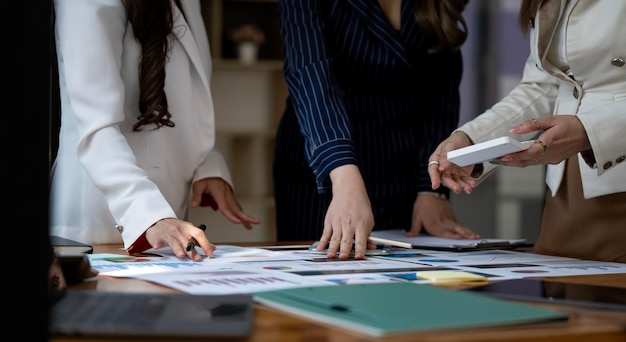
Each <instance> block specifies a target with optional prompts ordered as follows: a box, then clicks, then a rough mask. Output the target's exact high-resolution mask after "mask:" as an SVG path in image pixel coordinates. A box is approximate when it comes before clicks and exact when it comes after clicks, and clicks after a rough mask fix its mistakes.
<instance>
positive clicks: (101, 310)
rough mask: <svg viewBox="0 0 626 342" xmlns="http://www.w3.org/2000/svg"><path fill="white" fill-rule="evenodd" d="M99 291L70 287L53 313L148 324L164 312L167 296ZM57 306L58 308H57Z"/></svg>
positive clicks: (86, 319)
mask: <svg viewBox="0 0 626 342" xmlns="http://www.w3.org/2000/svg"><path fill="white" fill-rule="evenodd" d="M97 294H98V295H94V292H91V294H87V293H82V292H81V291H69V292H68V293H67V294H66V296H65V297H66V298H63V299H62V300H64V301H67V302H66V303H63V304H64V305H56V306H55V307H54V309H55V310H54V311H53V313H52V314H53V315H63V316H69V317H70V318H71V319H72V320H74V319H76V320H80V321H82V322H85V323H93V324H98V325H103V326H104V325H106V324H107V323H111V324H113V323H114V324H115V325H118V326H119V325H120V324H122V325H125V326H139V325H142V326H150V325H152V324H153V323H154V322H155V321H156V320H157V319H158V318H159V317H160V315H161V314H162V313H163V310H164V309H165V307H166V304H167V302H168V301H169V298H167V297H166V296H158V295H156V296H154V295H149V294H145V295H139V294H137V293H112V292H100V293H97ZM57 308H58V310H57Z"/></svg>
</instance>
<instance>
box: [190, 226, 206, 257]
mask: <svg viewBox="0 0 626 342" xmlns="http://www.w3.org/2000/svg"><path fill="white" fill-rule="evenodd" d="M198 228H200V229H202V231H205V230H206V226H205V225H204V224H201V225H199V226H198ZM197 245H198V241H197V240H196V239H195V238H193V237H192V238H191V239H189V242H187V248H186V250H187V252H191V250H192V249H193V248H194V247H196V246H197Z"/></svg>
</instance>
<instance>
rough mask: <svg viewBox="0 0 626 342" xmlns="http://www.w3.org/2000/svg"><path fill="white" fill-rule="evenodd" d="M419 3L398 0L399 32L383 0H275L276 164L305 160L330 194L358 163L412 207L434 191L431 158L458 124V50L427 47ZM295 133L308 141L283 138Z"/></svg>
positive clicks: (376, 194)
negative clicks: (285, 93)
mask: <svg viewBox="0 0 626 342" xmlns="http://www.w3.org/2000/svg"><path fill="white" fill-rule="evenodd" d="M413 4H414V1H413V0H403V1H402V14H401V15H402V17H401V22H402V25H401V29H400V30H399V31H397V30H395V29H394V28H393V27H392V26H391V24H390V23H389V21H388V19H387V17H386V16H385V14H384V12H383V10H382V9H381V7H380V5H379V4H378V1H377V0H323V1H318V0H286V1H280V2H279V18H280V31H281V35H282V37H283V39H284V43H285V57H284V78H285V81H286V83H287V85H288V89H289V98H288V99H287V107H286V110H285V113H284V115H283V118H282V122H281V125H280V126H279V129H278V133H277V146H276V155H275V164H274V168H275V172H276V171H277V169H278V171H279V172H281V170H280V169H281V168H282V169H283V170H282V172H285V173H286V174H287V173H290V172H296V171H290V170H286V168H288V167H291V165H296V164H297V163H298V162H306V164H307V165H308V167H309V168H310V170H309V172H311V171H312V173H313V175H314V178H315V186H316V188H317V192H318V193H324V192H326V191H327V190H329V188H330V178H329V173H330V171H331V170H333V169H334V168H336V167H338V166H341V165H345V164H356V165H357V166H358V167H359V168H360V170H361V173H362V174H363V177H364V180H365V183H366V187H367V190H368V194H369V196H370V199H372V198H373V199H374V200H375V199H383V200H384V199H394V198H397V197H398V196H404V197H407V198H411V201H410V205H412V203H413V201H414V200H415V196H416V195H417V192H418V191H432V189H431V186H430V178H429V177H428V174H427V172H426V169H427V162H428V159H427V158H428V156H429V155H430V153H432V151H434V150H435V148H436V147H437V145H438V144H439V143H440V142H441V141H442V140H443V139H444V138H445V137H447V136H448V135H449V134H450V133H451V132H452V131H453V130H454V129H455V128H456V127H457V124H458V120H459V92H458V89H459V83H460V80H461V73H462V60H461V53H460V52H459V51H455V52H444V53H438V54H429V53H427V48H428V46H429V43H431V42H430V41H429V40H428V39H426V38H425V37H424V35H423V33H422V31H421V30H420V28H419V27H418V25H417V23H416V22H415V19H414V14H413ZM296 119H297V120H296ZM294 134H299V135H301V136H302V139H301V140H300V139H296V138H290V139H286V137H288V136H293V135H294ZM289 159H291V160H290V162H293V163H287V161H288V160H289ZM300 159H302V160H300ZM294 163H295V164H294ZM275 176H276V174H275ZM275 181H283V179H278V180H276V179H275ZM442 188H443V187H442ZM438 191H441V192H447V191H448V190H447V189H441V190H438ZM373 206H374V204H373ZM409 219H410V217H409ZM376 222H377V223H378V222H379V221H378V219H377V221H376ZM396 228H397V227H396Z"/></svg>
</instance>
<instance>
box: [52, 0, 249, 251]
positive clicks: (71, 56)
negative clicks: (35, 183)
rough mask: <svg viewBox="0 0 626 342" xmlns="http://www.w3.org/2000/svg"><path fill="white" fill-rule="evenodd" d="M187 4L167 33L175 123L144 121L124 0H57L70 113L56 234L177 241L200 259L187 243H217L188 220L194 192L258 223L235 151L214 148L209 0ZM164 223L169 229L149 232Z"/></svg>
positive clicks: (57, 188)
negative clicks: (239, 194) (233, 174)
mask: <svg viewBox="0 0 626 342" xmlns="http://www.w3.org/2000/svg"><path fill="white" fill-rule="evenodd" d="M180 5H181V8H182V10H183V11H184V14H183V12H181V10H180V9H179V7H178V6H177V5H176V3H175V2H174V1H172V2H171V13H172V18H173V34H174V35H175V36H176V38H172V36H170V38H169V41H168V45H169V51H168V59H167V61H166V66H165V72H166V78H165V86H164V88H165V94H166V96H167V102H168V107H169V112H170V113H172V117H171V120H172V121H173V122H174V124H175V126H174V127H166V126H164V127H160V128H158V129H155V128H156V126H150V125H149V126H147V127H146V126H144V127H142V130H141V131H138V132H137V131H133V125H134V124H135V123H136V122H137V118H138V116H139V105H138V103H139V79H138V74H139V73H138V70H139V62H140V57H141V52H142V49H141V45H140V44H139V43H138V41H137V40H136V39H135V36H134V34H133V27H132V25H131V23H130V21H128V20H127V13H126V10H125V7H124V5H123V3H122V1H121V0H100V1H92V0H82V1H72V0H55V1H54V10H55V16H56V19H55V20H56V27H55V39H56V47H57V57H58V68H59V86H60V96H61V113H62V114H61V129H60V135H59V150H58V155H57V158H56V160H55V163H54V165H53V168H52V171H51V192H50V203H51V208H50V224H51V225H50V232H51V234H53V235H59V236H63V237H67V238H72V239H75V240H79V241H83V242H87V243H93V244H103V243H122V242H123V243H124V247H126V248H129V247H131V246H132V245H133V244H134V243H137V244H139V245H140V246H137V245H135V247H137V248H135V249H134V251H141V250H143V249H146V248H150V247H155V248H159V247H161V246H164V245H169V246H170V247H172V248H173V250H174V252H175V253H176V254H177V255H178V256H181V257H184V256H185V255H189V256H190V257H192V258H194V259H197V258H199V256H197V255H196V253H195V250H192V251H191V252H187V253H186V252H185V251H184V248H185V246H186V244H187V242H188V241H189V239H190V238H191V237H194V238H196V239H197V240H198V243H199V245H200V246H201V247H202V248H203V249H204V250H205V252H206V253H207V254H208V255H211V253H212V248H213V247H214V246H212V245H211V244H210V243H209V241H208V240H207V239H206V236H205V235H204V233H203V232H202V231H201V230H199V229H197V228H196V227H195V226H194V225H193V224H191V223H189V222H185V221H182V220H184V219H185V217H186V214H187V208H188V203H189V201H190V199H192V195H193V201H192V205H194V206H198V205H201V203H202V205H204V203H206V200H207V199H208V200H212V201H214V202H213V205H214V209H217V208H219V210H220V211H221V212H222V213H223V214H224V215H225V216H226V217H227V218H229V219H230V220H231V221H233V222H235V223H242V224H243V225H244V226H245V227H246V228H248V229H250V227H251V226H250V224H251V223H258V221H257V220H256V219H254V218H252V217H250V216H248V215H247V214H246V213H244V212H243V211H242V210H241V207H240V206H239V204H238V203H237V201H236V199H235V198H234V195H233V190H232V182H231V178H230V175H229V172H228V168H227V166H226V164H225V161H224V159H223V158H222V156H221V155H220V154H219V153H218V152H217V151H215V150H214V149H213V147H214V141H215V121H214V113H213V102H212V98H211V91H210V83H209V82H210V78H211V74H210V71H211V58H210V53H209V45H208V39H207V36H206V31H205V27H204V23H203V22H202V17H201V15H200V13H201V11H200V3H199V2H198V1H197V0H183V1H180ZM192 187H193V194H192ZM202 196H204V198H202V201H201V197H202ZM153 225H154V227H157V228H158V230H154V233H153V234H152V235H151V234H145V233H146V230H147V229H148V228H149V227H152V226H153ZM209 227H210V224H209ZM150 230H152V229H150ZM157 232H159V233H158V234H157Z"/></svg>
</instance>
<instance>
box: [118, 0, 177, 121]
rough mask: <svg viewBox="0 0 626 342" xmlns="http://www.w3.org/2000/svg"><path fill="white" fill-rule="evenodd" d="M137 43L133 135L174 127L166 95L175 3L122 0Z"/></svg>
mask: <svg viewBox="0 0 626 342" xmlns="http://www.w3.org/2000/svg"><path fill="white" fill-rule="evenodd" d="M122 2H123V3H124V6H125V7H126V13H127V15H128V21H129V22H130V23H131V25H132V27H133V33H134V35H135V39H137V41H138V42H139V43H140V44H141V61H140V63H139V116H138V117H137V122H136V123H135V124H134V125H133V131H140V130H141V126H144V125H150V124H155V125H156V126H157V129H158V128H160V127H162V126H168V127H174V122H173V121H171V117H172V114H171V113H170V112H169V110H168V108H167V96H166V95H165V89H164V86H165V63H166V62H167V53H168V51H169V46H168V36H169V35H170V34H171V33H172V28H173V25H174V24H173V22H174V20H173V18H172V6H171V0H122Z"/></svg>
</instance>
